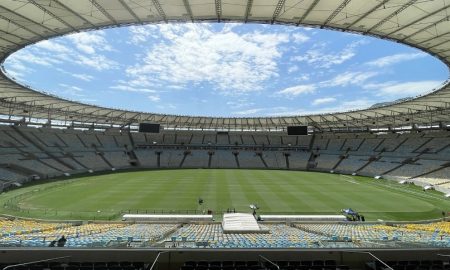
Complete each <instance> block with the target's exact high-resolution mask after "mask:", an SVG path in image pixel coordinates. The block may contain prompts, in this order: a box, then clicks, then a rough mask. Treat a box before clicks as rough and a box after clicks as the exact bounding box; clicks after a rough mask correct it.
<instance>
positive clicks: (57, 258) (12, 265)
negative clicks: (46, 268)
mask: <svg viewBox="0 0 450 270" xmlns="http://www.w3.org/2000/svg"><path fill="white" fill-rule="evenodd" d="M70 257H72V256H62V257H55V258H50V259H44V260H39V261H32V262H26V263H18V264H11V265H8V266H6V267H4V268H3V270H7V269H9V268H13V267H16V266H25V265H29V264H35V263H40V262H48V261H54V260H59V259H65V258H70Z"/></svg>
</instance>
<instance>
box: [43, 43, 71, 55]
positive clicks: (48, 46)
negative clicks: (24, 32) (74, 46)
mask: <svg viewBox="0 0 450 270" xmlns="http://www.w3.org/2000/svg"><path fill="white" fill-rule="evenodd" d="M34 46H35V47H36V48H40V49H44V50H48V51H52V52H57V53H69V52H70V49H69V48H68V47H66V46H64V45H62V44H60V43H58V42H56V41H52V40H44V41H41V42H39V43H36V44H35V45H34Z"/></svg>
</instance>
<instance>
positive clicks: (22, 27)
mask: <svg viewBox="0 0 450 270" xmlns="http://www.w3.org/2000/svg"><path fill="white" fill-rule="evenodd" d="M0 19H3V20H5V21H7V22H8V23H10V24H13V25H15V26H17V27H19V28H21V29H23V30H25V31H27V32H30V33H32V34H33V35H36V36H38V37H41V38H44V36H42V35H41V34H39V33H36V32H35V31H33V30H30V29H28V28H27V27H25V26H23V25H20V24H18V23H16V22H14V21H11V20H10V19H8V18H6V17H5V16H3V15H1V14H0Z"/></svg>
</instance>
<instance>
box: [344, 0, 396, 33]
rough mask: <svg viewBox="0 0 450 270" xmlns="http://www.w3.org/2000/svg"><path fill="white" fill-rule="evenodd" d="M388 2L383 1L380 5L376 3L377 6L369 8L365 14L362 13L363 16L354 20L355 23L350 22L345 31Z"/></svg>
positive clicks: (386, 0)
mask: <svg viewBox="0 0 450 270" xmlns="http://www.w3.org/2000/svg"><path fill="white" fill-rule="evenodd" d="M389 1H390V0H383V1H381V2H380V3H378V5H376V6H374V7H373V8H371V9H370V10H369V11H367V12H366V13H364V14H363V15H361V16H359V18H358V19H356V21H354V22H352V23H351V24H349V25H348V26H347V27H346V28H345V29H349V28H350V27H352V26H354V25H355V24H357V23H359V22H360V21H361V20H364V19H365V18H366V17H367V16H369V15H370V14H372V13H373V12H374V11H375V10H377V9H379V8H380V7H382V6H384V5H385V4H386V3H387V2H389Z"/></svg>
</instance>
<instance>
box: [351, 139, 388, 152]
mask: <svg viewBox="0 0 450 270" xmlns="http://www.w3.org/2000/svg"><path fill="white" fill-rule="evenodd" d="M383 140H384V139H379V138H378V139H377V138H368V139H365V140H364V141H363V142H362V144H361V146H360V147H359V149H358V153H373V151H374V149H375V148H377V146H378V145H380V143H381V142H382V141H383ZM352 151H356V150H355V149H353V150H352Z"/></svg>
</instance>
